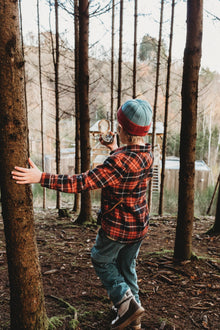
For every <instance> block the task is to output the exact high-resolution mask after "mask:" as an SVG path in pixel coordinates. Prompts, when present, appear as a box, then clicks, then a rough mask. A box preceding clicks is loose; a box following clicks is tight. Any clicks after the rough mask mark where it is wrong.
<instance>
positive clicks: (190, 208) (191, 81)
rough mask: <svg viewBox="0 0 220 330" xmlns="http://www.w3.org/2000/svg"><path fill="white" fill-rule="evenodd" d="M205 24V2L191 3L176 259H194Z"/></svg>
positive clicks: (184, 80)
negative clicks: (196, 171)
mask: <svg viewBox="0 0 220 330" xmlns="http://www.w3.org/2000/svg"><path fill="white" fill-rule="evenodd" d="M202 22H203V0H197V1H195V0H188V1H187V38H186V46H185V52H184V66H183V82H182V121H181V134H180V172H179V200H178V217H177V228H176V238H175V248H174V258H175V259H176V260H187V259H190V258H191V256H192V228H193V219H194V178H195V147H196V122H197V98H198V79H199V69H200V60H201V44H202Z"/></svg>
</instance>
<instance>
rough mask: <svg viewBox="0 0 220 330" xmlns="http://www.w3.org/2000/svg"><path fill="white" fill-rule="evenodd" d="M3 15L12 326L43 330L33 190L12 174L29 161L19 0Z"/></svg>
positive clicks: (0, 144)
mask: <svg viewBox="0 0 220 330" xmlns="http://www.w3.org/2000/svg"><path fill="white" fill-rule="evenodd" d="M0 20H1V25H0V62H1V63H0V149H1V157H0V184H1V198H2V215H3V221H4V230H5V239H6V250H7V259H8V272H9V283H10V312H11V327H10V328H11V329H13V330H19V329H21V330H23V329H28V330H31V329H39V330H41V329H47V328H48V320H47V316H46V312H45V304H44V294H43V286H42V280H41V271H40V265H39V260H38V252H37V245H36V238H35V232H34V215H33V203H32V192H31V187H30V186H29V185H28V186H26V185H25V186H21V185H18V184H16V183H15V181H14V180H12V178H11V171H12V170H13V168H14V166H15V165H18V166H22V167H25V166H27V163H26V160H27V157H28V150H27V117H26V111H25V103H24V81H23V79H24V70H23V69H24V59H23V57H22V51H21V40H20V35H19V12H18V2H17V1H0Z"/></svg>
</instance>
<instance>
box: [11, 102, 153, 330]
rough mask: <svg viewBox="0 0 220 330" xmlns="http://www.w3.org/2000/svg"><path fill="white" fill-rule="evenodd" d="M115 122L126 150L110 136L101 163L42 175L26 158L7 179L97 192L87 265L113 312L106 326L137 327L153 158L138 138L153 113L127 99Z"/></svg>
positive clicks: (54, 187) (70, 190)
mask: <svg viewBox="0 0 220 330" xmlns="http://www.w3.org/2000/svg"><path fill="white" fill-rule="evenodd" d="M117 118H118V135H119V138H120V140H121V142H122V143H123V144H124V145H125V146H123V147H120V148H118V146H117V142H116V137H114V140H113V142H112V143H111V144H108V145H106V146H107V147H108V148H109V149H110V150H111V152H110V156H109V157H107V159H106V160H105V161H104V163H103V164H102V165H99V166H97V167H96V168H94V169H92V170H89V171H87V172H85V173H82V174H79V175H73V176H68V175H57V174H56V175H54V174H49V173H42V172H41V171H40V170H39V169H38V168H37V167H36V166H35V164H34V163H33V162H32V161H31V160H29V163H30V166H31V168H30V169H27V168H22V167H17V166H16V167H15V170H14V171H13V172H12V175H13V179H15V180H16V182H17V183H18V184H29V183H41V185H42V186H43V187H47V188H50V189H55V190H59V191H62V192H67V193H79V192H81V191H85V190H92V189H98V188H101V189H102V194H101V214H100V218H101V228H100V230H99V232H98V234H97V237H96V243H95V244H94V246H93V248H92V251H91V258H92V263H93V266H94V268H95V271H96V273H97V275H98V276H99V278H100V279H101V281H102V284H103V285H104V287H105V288H106V290H107V293H108V295H109V297H110V299H111V301H112V302H113V304H114V306H115V308H116V310H117V317H116V318H115V320H113V321H112V324H111V328H112V329H124V328H125V327H126V326H128V325H131V326H132V327H133V328H134V329H140V328H141V316H142V314H143V313H144V308H143V307H142V306H141V304H140V299H139V294H138V292H139V288H138V283H137V274H136V269H135V267H136V258H137V256H138V253H139V249H140V246H141V242H142V240H143V238H144V237H145V236H146V234H147V230H148V217H149V214H148V213H149V212H148V206H147V202H146V189H147V184H148V182H149V180H150V179H151V177H152V164H153V157H152V153H151V146H150V145H149V144H145V142H144V139H143V137H144V136H145V135H147V133H148V131H149V128H150V125H151V119H152V109H151V106H150V104H149V103H148V102H147V101H143V100H139V99H133V100H129V101H127V102H125V103H124V104H123V105H122V106H121V107H120V108H119V110H118V112H117ZM100 141H101V143H102V144H105V143H104V141H103V140H102V139H101V140H100Z"/></svg>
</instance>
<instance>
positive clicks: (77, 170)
mask: <svg viewBox="0 0 220 330" xmlns="http://www.w3.org/2000/svg"><path fill="white" fill-rule="evenodd" d="M74 29H75V118H76V119H75V123H76V125H75V173H80V109H79V1H78V0H74ZM79 208H80V194H75V198H74V206H73V211H74V212H78V211H79Z"/></svg>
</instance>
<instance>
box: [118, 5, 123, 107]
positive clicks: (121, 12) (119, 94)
mask: <svg viewBox="0 0 220 330" xmlns="http://www.w3.org/2000/svg"><path fill="white" fill-rule="evenodd" d="M123 4H124V1H123V0H121V1H120V22H119V53H118V108H119V107H120V106H121V79H122V37H123V36H122V34H123Z"/></svg>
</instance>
